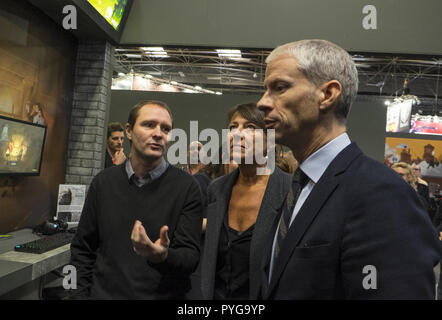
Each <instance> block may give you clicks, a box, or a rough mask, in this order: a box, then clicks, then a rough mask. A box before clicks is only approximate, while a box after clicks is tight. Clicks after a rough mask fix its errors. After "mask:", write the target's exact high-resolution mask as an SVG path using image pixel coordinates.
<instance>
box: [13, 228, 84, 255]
mask: <svg viewBox="0 0 442 320" xmlns="http://www.w3.org/2000/svg"><path fill="white" fill-rule="evenodd" d="M74 235H75V234H74V233H69V232H65V233H56V234H53V235H50V236H44V237H43V238H40V239H37V240H34V241H30V242H26V243H23V244H19V245H16V246H15V251H20V252H28V253H44V252H47V251H50V250H52V249H55V248H58V247H61V246H64V245H65V244H68V243H70V242H71V241H72V238H73V237H74Z"/></svg>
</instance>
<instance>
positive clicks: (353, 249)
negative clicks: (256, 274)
mask: <svg viewBox="0 0 442 320" xmlns="http://www.w3.org/2000/svg"><path fill="white" fill-rule="evenodd" d="M267 63H268V65H267V69H266V77H265V81H264V85H265V88H266V91H265V93H264V95H263V97H262V98H261V100H260V101H259V102H258V107H259V108H260V109H261V110H263V111H264V112H265V114H266V119H265V120H266V127H267V129H275V136H276V142H277V143H280V144H284V145H286V146H288V147H290V149H291V150H292V151H293V154H294V156H295V158H296V159H297V160H298V161H299V163H300V166H299V169H300V170H298V177H301V178H300V179H299V182H296V183H294V189H293V192H292V193H289V194H291V196H290V197H287V200H286V206H284V210H283V211H282V214H281V215H280V217H278V218H276V219H275V222H274V225H273V229H272V232H271V237H269V240H268V241H267V243H268V245H267V248H266V250H265V254H264V259H263V264H262V270H261V277H260V278H261V279H259V282H260V286H261V290H260V293H259V294H258V295H257V296H256V297H255V298H263V299H434V296H435V276H434V272H433V267H434V266H435V265H436V264H437V262H438V260H439V259H440V244H439V240H438V236H437V232H436V230H435V229H434V228H433V226H432V224H431V222H430V219H429V218H428V215H427V214H426V213H425V211H424V209H423V208H422V206H421V204H420V202H419V199H418V198H417V195H416V192H414V190H413V189H412V188H411V187H410V186H409V185H408V184H406V183H405V182H404V181H403V180H402V179H400V177H399V176H398V175H397V174H396V173H395V172H394V171H393V170H391V169H390V168H388V167H386V166H385V165H383V164H381V163H378V162H376V161H374V160H372V159H370V158H368V157H367V156H365V155H364V154H363V153H362V151H361V150H360V149H359V148H358V146H357V145H356V144H355V143H352V142H351V141H350V139H349V137H348V135H347V133H346V117H347V114H348V112H349V110H350V106H351V104H352V102H353V101H354V100H355V98H356V94H357V88H358V74H357V70H356V67H355V64H354V62H353V60H352V58H351V56H350V55H349V54H348V53H347V52H346V51H345V50H343V49H342V48H340V47H339V46H337V45H335V44H333V43H330V42H328V41H324V40H303V41H297V42H294V43H290V44H286V45H283V46H281V47H278V48H276V49H275V50H274V51H273V52H272V53H271V54H270V55H269V57H268V58H267ZM367 134H369V133H367ZM295 175H296V174H295ZM286 208H288V209H286ZM257 281H258V279H257Z"/></svg>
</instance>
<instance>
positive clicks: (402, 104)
mask: <svg viewBox="0 0 442 320" xmlns="http://www.w3.org/2000/svg"><path fill="white" fill-rule="evenodd" d="M412 106H413V100H411V99H409V100H405V101H397V102H394V103H392V104H390V105H389V106H388V108H387V127H386V131H387V132H408V131H409V129H410V117H411V107H412Z"/></svg>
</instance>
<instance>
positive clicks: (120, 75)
mask: <svg viewBox="0 0 442 320" xmlns="http://www.w3.org/2000/svg"><path fill="white" fill-rule="evenodd" d="M125 75H126V74H125V73H123V72H118V76H119V77H124V76H125Z"/></svg>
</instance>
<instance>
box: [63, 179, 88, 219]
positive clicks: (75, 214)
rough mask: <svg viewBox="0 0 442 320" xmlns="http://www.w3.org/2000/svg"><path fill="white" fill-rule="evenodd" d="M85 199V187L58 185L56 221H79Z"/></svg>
mask: <svg viewBox="0 0 442 320" xmlns="http://www.w3.org/2000/svg"><path fill="white" fill-rule="evenodd" d="M85 199H86V186H85V185H80V184H60V186H59V189H58V201H57V216H56V218H57V220H63V221H64V222H67V223H68V224H69V223H78V222H79V221H80V215H81V211H82V210H83V205H84V201H85Z"/></svg>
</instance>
